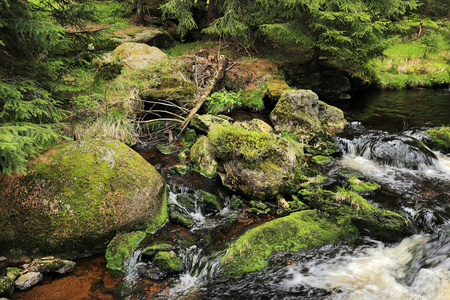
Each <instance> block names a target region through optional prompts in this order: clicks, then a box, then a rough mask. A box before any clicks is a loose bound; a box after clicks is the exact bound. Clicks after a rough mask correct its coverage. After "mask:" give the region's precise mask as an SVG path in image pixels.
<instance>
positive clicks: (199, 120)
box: [191, 114, 229, 133]
mask: <svg viewBox="0 0 450 300" xmlns="http://www.w3.org/2000/svg"><path fill="white" fill-rule="evenodd" d="M223 123H229V122H228V120H226V119H224V118H221V117H218V116H214V115H199V114H196V115H194V117H193V118H192V120H191V126H192V127H193V128H194V129H195V130H198V131H200V132H203V133H208V131H209V127H211V125H212V124H223Z"/></svg>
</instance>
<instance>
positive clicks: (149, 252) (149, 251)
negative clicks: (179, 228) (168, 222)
mask: <svg viewBox="0 0 450 300" xmlns="http://www.w3.org/2000/svg"><path fill="white" fill-rule="evenodd" d="M172 249H173V246H172V245H170V244H166V243H162V244H154V245H151V246H149V247H147V248H145V249H144V250H143V251H142V255H146V256H153V255H155V254H156V253H158V252H161V251H169V250H172Z"/></svg>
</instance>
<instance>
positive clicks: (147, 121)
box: [133, 118, 183, 123]
mask: <svg viewBox="0 0 450 300" xmlns="http://www.w3.org/2000/svg"><path fill="white" fill-rule="evenodd" d="M159 121H173V122H178V123H183V120H180V119H168V118H161V119H153V120H145V121H133V122H134V123H153V122H159Z"/></svg>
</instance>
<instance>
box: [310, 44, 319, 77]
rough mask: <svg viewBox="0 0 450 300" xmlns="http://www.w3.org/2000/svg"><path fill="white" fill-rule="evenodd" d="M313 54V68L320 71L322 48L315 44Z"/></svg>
mask: <svg viewBox="0 0 450 300" xmlns="http://www.w3.org/2000/svg"><path fill="white" fill-rule="evenodd" d="M313 50H314V52H313V56H312V59H311V69H312V71H318V70H319V58H320V48H319V47H316V46H314V48H313Z"/></svg>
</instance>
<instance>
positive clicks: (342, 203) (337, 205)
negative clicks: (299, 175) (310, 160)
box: [299, 188, 414, 241]
mask: <svg viewBox="0 0 450 300" xmlns="http://www.w3.org/2000/svg"><path fill="white" fill-rule="evenodd" d="M299 193H300V195H301V196H302V200H303V201H304V202H305V203H306V204H307V205H309V206H310V207H312V208H315V209H318V210H320V211H322V212H326V213H327V214H329V215H330V220H331V219H334V220H337V222H339V220H341V219H342V218H345V219H350V220H351V221H352V223H353V224H354V225H355V226H356V227H357V228H358V229H359V230H360V231H361V233H362V234H364V235H369V236H372V237H375V238H379V239H382V240H386V241H398V240H400V239H402V238H404V237H405V236H407V235H410V234H412V233H413V232H414V230H413V227H412V225H411V223H409V222H408V220H406V219H405V218H404V217H402V216H401V215H399V214H398V213H395V212H392V211H389V210H386V209H382V208H379V207H375V206H373V205H371V204H370V203H368V202H367V200H366V199H364V198H363V197H362V196H360V195H358V194H357V193H355V192H353V191H351V190H347V189H344V188H340V189H339V190H338V191H337V192H332V191H328V190H322V189H315V190H313V189H303V190H301V191H300V192H299Z"/></svg>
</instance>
